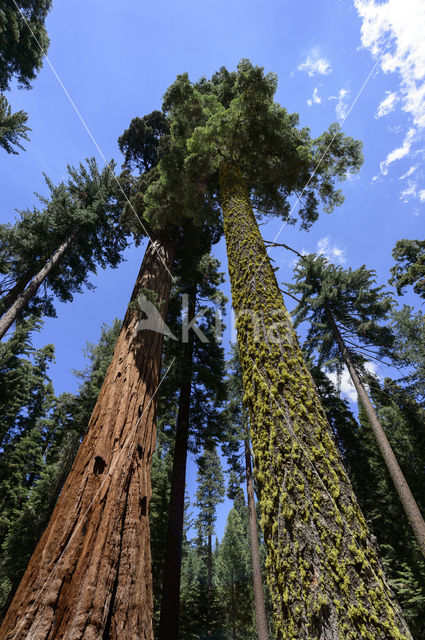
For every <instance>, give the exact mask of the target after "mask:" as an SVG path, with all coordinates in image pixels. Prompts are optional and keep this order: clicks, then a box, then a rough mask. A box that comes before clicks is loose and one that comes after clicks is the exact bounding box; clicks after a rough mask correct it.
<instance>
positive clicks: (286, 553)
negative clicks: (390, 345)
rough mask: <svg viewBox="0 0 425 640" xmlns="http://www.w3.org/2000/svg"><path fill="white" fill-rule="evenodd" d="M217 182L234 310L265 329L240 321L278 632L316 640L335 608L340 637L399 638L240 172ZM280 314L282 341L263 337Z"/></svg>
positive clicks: (228, 167) (290, 639) (223, 172)
mask: <svg viewBox="0 0 425 640" xmlns="http://www.w3.org/2000/svg"><path fill="white" fill-rule="evenodd" d="M220 180H221V195H222V206H223V219H224V229H225V235H226V242H227V253H228V262H229V273H230V280H231V286H232V298H233V306H234V309H235V311H236V313H237V314H240V313H241V311H242V310H244V309H245V310H246V309H250V310H252V311H254V312H255V313H256V314H257V317H258V318H261V322H260V323H259V324H260V327H262V330H261V331H258V327H255V326H254V324H253V322H252V316H251V315H250V314H244V315H239V318H238V322H237V327H238V342H239V348H240V357H241V363H242V368H243V376H244V389H245V395H244V402H245V404H246V406H247V407H248V408H249V410H250V414H251V425H252V432H251V437H252V445H253V449H254V454H255V464H256V471H255V477H256V482H257V484H258V485H259V487H260V489H261V500H260V508H261V527H262V529H263V532H264V539H265V543H266V547H267V553H268V555H267V561H266V567H267V575H268V583H269V589H270V593H271V598H272V602H273V608H274V613H275V626H276V637H277V638H278V639H279V640H283V639H285V640H294V639H295V638H297V639H301V638H302V639H303V640H315V638H318V637H319V635H320V633H319V632H318V631H313V630H314V629H316V630H317V628H318V625H319V627H320V623H319V622H318V621H320V619H321V616H322V617H326V615H328V614H329V615H330V614H331V613H332V619H336V620H337V624H338V634H339V637H340V638H341V640H342V639H344V640H347V639H348V638H366V639H367V640H375V639H376V638H383V639H384V638H385V639H387V638H388V639H390V638H397V639H398V640H402V639H404V640H406V639H408V638H410V635H409V632H408V630H407V629H406V627H405V625H404V623H403V621H402V619H401V617H400V612H399V610H398V608H397V606H396V605H395V603H394V602H393V601H392V595H391V593H390V592H389V590H388V588H387V586H386V583H385V580H384V579H383V574H382V571H381V568H380V565H379V562H378V559H377V557H376V554H375V551H374V549H373V547H372V545H371V544H370V543H369V541H368V536H369V534H368V530H367V526H366V523H365V521H364V518H363V516H362V514H361V512H360V510H359V508H358V506H357V503H356V500H355V497H354V495H353V492H352V489H351V487H350V485H349V482H348V479H347V476H346V473H345V470H344V469H343V467H342V465H341V456H340V455H339V453H338V451H337V448H336V445H335V442H334V440H333V436H332V432H331V429H330V427H329V425H328V423H327V421H326V418H325V415H324V412H323V409H322V408H321V406H320V403H319V400H318V398H317V395H316V390H315V386H314V384H313V382H312V380H311V377H310V374H309V372H308V370H307V367H306V365H305V363H304V360H303V357H302V354H301V352H300V350H299V346H298V341H297V338H296V336H295V333H294V330H293V327H292V324H291V321H290V318H289V315H288V313H287V311H286V309H285V307H284V304H283V300H282V296H281V295H280V292H279V288H278V284H277V282H276V277H275V274H274V272H273V269H272V268H271V266H270V262H269V260H268V257H267V253H266V251H265V247H264V243H263V241H262V238H261V235H260V233H259V230H258V226H257V223H256V220H255V217H254V214H253V211H252V208H251V205H250V202H249V196H248V192H247V189H246V187H245V185H244V183H243V179H242V176H241V173H240V171H239V169H238V168H237V167H236V166H235V165H232V164H223V165H222V166H221V168H220ZM277 319H278V321H279V323H280V326H281V328H282V331H281V344H276V342H274V341H270V336H272V335H273V338H275V336H276V331H275V329H276V323H277ZM272 329H273V331H272ZM371 592H373V596H370V593H371Z"/></svg>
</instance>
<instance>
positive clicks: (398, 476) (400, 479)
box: [326, 308, 425, 556]
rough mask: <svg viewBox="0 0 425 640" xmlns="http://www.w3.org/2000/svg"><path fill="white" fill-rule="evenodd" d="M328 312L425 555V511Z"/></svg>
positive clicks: (380, 448)
mask: <svg viewBox="0 0 425 640" xmlns="http://www.w3.org/2000/svg"><path fill="white" fill-rule="evenodd" d="M326 313H327V316H328V318H329V322H330V324H331V326H332V330H333V333H334V336H335V339H336V341H337V343H338V346H339V349H340V351H341V355H342V357H343V358H344V362H345V364H346V365H347V369H348V371H349V373H350V376H351V379H352V381H353V384H354V386H355V388H356V391H357V393H358V394H359V398H360V401H361V403H362V405H363V407H364V410H365V412H366V415H367V418H368V420H369V423H370V426H371V427H372V431H373V433H374V436H375V438H376V442H377V444H378V447H379V450H380V451H381V454H382V457H383V458H384V462H385V465H386V467H387V469H388V472H389V474H390V476H391V479H392V481H393V483H394V486H395V489H396V491H397V493H398V496H399V498H400V501H401V503H402V505H403V509H404V511H405V513H406V516H407V518H408V520H409V522H410V525H411V527H412V529H413V533H414V534H415V537H416V540H417V543H418V545H419V548H420V550H421V551H422V554H423V555H424V556H425V522H424V519H423V517H422V514H421V512H420V510H419V507H418V505H417V504H416V500H415V498H414V497H413V495H412V492H411V491H410V488H409V485H408V484H407V482H406V478H405V477H404V474H403V472H402V470H401V469H400V465H399V464H398V462H397V458H396V457H395V455H394V452H393V450H392V448H391V445H390V443H389V442H388V438H387V436H386V434H385V431H384V429H383V427H382V425H381V423H380V421H379V418H378V416H377V415H376V411H375V409H374V407H373V404H372V403H371V401H370V399H369V396H368V395H367V393H366V390H365V388H364V386H363V384H362V382H361V380H360V378H359V376H358V374H357V371H356V369H355V367H354V364H353V361H352V360H351V357H350V354H349V352H348V349H347V347H346V345H345V342H344V340H343V338H342V336H341V334H340V332H339V329H338V327H337V325H336V322H335V320H334V318H333V316H332V313H331V312H330V310H329V309H328V308H326Z"/></svg>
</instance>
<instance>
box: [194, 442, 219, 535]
mask: <svg viewBox="0 0 425 640" xmlns="http://www.w3.org/2000/svg"><path fill="white" fill-rule="evenodd" d="M223 499H224V478H223V473H222V470H221V463H220V458H219V456H218V453H217V450H216V448H215V447H211V448H209V449H208V448H206V449H205V450H204V452H203V454H202V456H201V457H200V458H199V459H198V489H197V492H196V502H195V506H196V507H197V508H198V510H199V512H198V516H197V518H196V522H195V526H196V529H197V532H198V539H199V540H200V541H203V543H204V544H207V542H208V538H210V537H211V536H213V535H214V524H215V521H216V517H217V516H216V510H217V505H218V504H220V502H223Z"/></svg>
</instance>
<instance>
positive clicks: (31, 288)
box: [0, 229, 78, 340]
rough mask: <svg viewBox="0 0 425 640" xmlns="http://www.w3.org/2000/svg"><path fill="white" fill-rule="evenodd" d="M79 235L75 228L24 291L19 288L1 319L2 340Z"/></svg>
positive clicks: (0, 332)
mask: <svg viewBox="0 0 425 640" xmlns="http://www.w3.org/2000/svg"><path fill="white" fill-rule="evenodd" d="M77 235H78V229H75V231H73V232H72V233H71V235H70V236H68V238H67V239H66V240H65V241H64V242H63V243H62V244H61V245H60V247H59V248H58V249H57V251H56V252H55V253H54V254H53V255H52V257H51V258H50V260H48V261H47V262H46V264H45V265H44V267H43V268H42V269H40V271H39V272H38V273H37V275H36V276H34V278H33V279H32V280H31V282H30V284H29V285H28V286H27V287H26V288H25V289H24V290H23V291H22V293H21V292H20V291H19V288H20V287H18V289H17V290H16V292H15V301H14V302H13V304H12V305H11V306H10V307H9V309H8V310H7V311H5V312H4V313H3V315H2V317H1V319H0V340H1V338H3V336H4V334H5V333H6V331H8V329H9V328H10V327H11V326H12V324H13V323H14V322H15V320H16V319H17V318H18V317H19V314H20V313H21V312H22V311H23V310H24V309H25V307H26V306H27V305H28V303H29V302H30V300H31V299H32V298H33V297H34V296H35V294H36V293H37V291H38V289H39V288H40V286H41V285H42V284H43V282H44V281H45V279H46V278H47V276H48V275H49V273H50V272H51V271H52V269H53V268H54V267H56V265H57V264H58V263H59V262H60V261H61V260H62V258H63V256H64V254H65V253H66V251H67V250H68V248H69V247H70V245H71V244H72V243H73V242H74V240H75V238H76V237H77Z"/></svg>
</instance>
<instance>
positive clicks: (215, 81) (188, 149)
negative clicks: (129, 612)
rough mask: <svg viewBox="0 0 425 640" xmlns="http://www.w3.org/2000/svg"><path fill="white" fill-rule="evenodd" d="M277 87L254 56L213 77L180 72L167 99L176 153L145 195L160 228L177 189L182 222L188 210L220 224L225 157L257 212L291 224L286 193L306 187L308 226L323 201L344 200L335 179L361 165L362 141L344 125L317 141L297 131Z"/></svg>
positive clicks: (303, 206)
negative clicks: (220, 172)
mask: <svg viewBox="0 0 425 640" xmlns="http://www.w3.org/2000/svg"><path fill="white" fill-rule="evenodd" d="M276 87H277V78H276V76H275V74H272V73H269V74H265V73H264V70H263V69H262V68H261V67H255V66H253V65H252V64H251V63H250V62H249V61H248V60H242V61H241V62H240V63H239V65H238V69H237V71H235V72H228V71H227V70H226V69H225V68H222V69H221V70H220V71H219V72H218V73H216V74H214V75H213V77H212V78H211V80H206V79H205V78H202V79H201V80H200V81H199V82H198V83H192V82H191V81H190V80H189V78H188V75H187V74H183V75H181V76H178V77H177V80H176V81H175V82H174V84H173V85H171V86H170V87H169V89H168V90H167V92H166V94H165V97H164V104H163V109H164V111H165V112H166V114H167V116H168V117H169V119H170V122H171V144H170V151H169V152H168V153H166V154H164V156H163V157H162V158H161V160H160V162H159V165H158V176H157V177H156V179H155V180H154V182H152V184H150V185H149V186H148V188H147V191H146V195H145V198H144V203H145V216H146V218H147V219H149V220H150V221H151V223H152V224H153V225H154V226H161V225H162V224H163V223H164V220H165V216H166V215H167V212H169V211H170V209H169V208H164V207H163V206H162V204H163V203H164V202H166V201H167V198H169V195H167V194H171V193H172V194H173V195H174V196H175V195H176V194H179V197H177V198H176V203H175V204H174V205H173V203H172V202H169V200H168V202H169V204H170V206H171V210H172V211H173V215H174V216H175V218H176V219H177V220H181V218H182V216H185V215H189V216H191V217H192V219H193V220H194V222H195V224H199V223H200V221H202V220H206V221H208V222H214V221H217V219H218V215H217V203H218V191H219V186H218V168H219V166H220V163H221V162H222V161H223V160H227V161H235V162H238V163H239V165H240V167H241V170H242V173H243V176H244V179H245V180H246V183H247V186H248V189H249V191H250V193H251V196H252V202H253V205H254V207H255V209H256V210H257V211H258V212H259V213H262V214H275V215H279V216H280V217H282V218H284V219H285V220H287V221H288V222H291V223H293V222H295V219H293V218H289V214H290V205H289V202H288V196H289V195H290V194H291V193H297V194H300V193H301V192H303V197H302V200H301V207H300V211H299V217H300V219H301V224H302V226H303V227H305V228H307V227H308V226H310V224H312V222H314V220H316V218H317V216H318V203H319V199H320V200H322V202H323V203H324V205H325V208H326V210H329V211H330V210H331V209H332V208H333V207H334V206H335V205H338V204H341V202H342V196H341V194H340V192H339V191H338V190H335V188H334V187H335V181H336V180H339V179H342V178H344V177H345V176H346V174H347V173H349V172H356V171H358V170H359V167H360V165H361V162H362V156H361V145H360V143H359V142H356V141H354V140H353V139H351V138H347V137H344V136H343V134H342V133H340V132H339V129H338V125H333V126H332V127H330V129H329V131H328V132H326V133H325V134H323V135H322V136H320V137H319V138H317V139H312V138H311V137H310V134H309V131H308V129H306V128H304V129H298V128H297V125H298V115H297V114H292V115H290V114H288V113H287V111H286V110H285V109H284V108H283V107H281V106H280V105H279V104H278V103H276V102H275V101H274V94H275V91H276ZM325 149H328V153H327V154H326V156H324V151H325ZM319 159H321V163H320V165H319V164H318V161H319ZM315 169H316V171H315ZM306 184H307V185H308V186H305V185H306ZM316 194H317V195H316ZM317 196H318V197H317ZM182 203H183V207H181V204H182Z"/></svg>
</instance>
